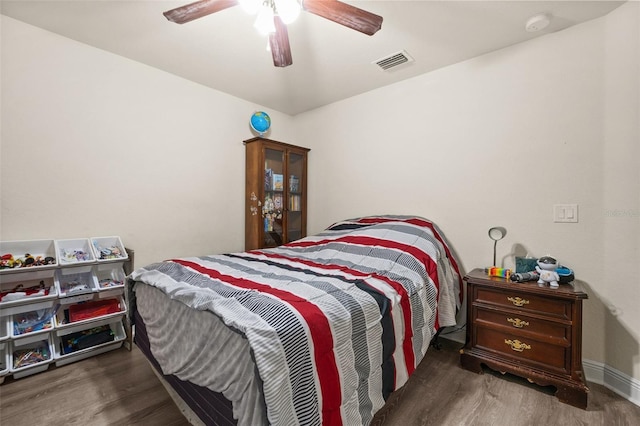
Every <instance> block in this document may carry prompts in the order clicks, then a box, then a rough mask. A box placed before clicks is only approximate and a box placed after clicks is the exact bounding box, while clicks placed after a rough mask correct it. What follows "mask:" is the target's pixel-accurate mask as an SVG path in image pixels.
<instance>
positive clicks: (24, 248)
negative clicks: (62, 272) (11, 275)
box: [0, 240, 58, 274]
mask: <svg viewBox="0 0 640 426" xmlns="http://www.w3.org/2000/svg"><path fill="white" fill-rule="evenodd" d="M0 256H2V259H1V260H0V273H2V274H4V273H7V272H12V271H16V270H25V269H43V268H55V267H56V266H58V262H57V258H56V250H55V245H54V242H53V240H23V241H0ZM9 257H11V259H9Z"/></svg>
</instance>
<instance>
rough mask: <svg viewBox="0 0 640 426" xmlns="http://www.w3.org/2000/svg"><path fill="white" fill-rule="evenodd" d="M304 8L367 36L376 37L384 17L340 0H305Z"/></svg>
mask: <svg viewBox="0 0 640 426" xmlns="http://www.w3.org/2000/svg"><path fill="white" fill-rule="evenodd" d="M302 8H303V9H304V10H306V11H307V12H310V13H313V14H314V15H318V16H322V17H323V18H326V19H328V20H330V21H333V22H336V23H338V24H340V25H344V26H345V27H348V28H351V29H354V30H356V31H360V32H361V33H364V34H366V35H374V34H375V33H376V32H377V31H378V30H379V29H380V28H381V27H382V16H378V15H376V14H374V13H371V12H367V11H366V10H362V9H359V8H357V7H355V6H351V5H349V4H346V3H342V2H341V1H338V0H303V2H302Z"/></svg>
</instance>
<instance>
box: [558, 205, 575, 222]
mask: <svg viewBox="0 0 640 426" xmlns="http://www.w3.org/2000/svg"><path fill="white" fill-rule="evenodd" d="M553 221H554V222H557V223H577V222H578V205H577V204H554V205H553Z"/></svg>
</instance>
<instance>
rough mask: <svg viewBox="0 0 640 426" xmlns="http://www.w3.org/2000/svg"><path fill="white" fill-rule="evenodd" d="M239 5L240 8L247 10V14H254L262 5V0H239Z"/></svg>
mask: <svg viewBox="0 0 640 426" xmlns="http://www.w3.org/2000/svg"><path fill="white" fill-rule="evenodd" d="M238 3H240V6H241V7H242V10H244V11H245V12H247V13H248V14H249V15H255V14H256V13H258V10H259V9H260V6H262V3H263V1H262V0H239V1H238Z"/></svg>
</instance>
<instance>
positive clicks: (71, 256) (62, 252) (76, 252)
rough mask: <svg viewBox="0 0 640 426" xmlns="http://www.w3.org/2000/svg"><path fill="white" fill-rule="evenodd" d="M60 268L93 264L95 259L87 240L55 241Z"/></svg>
mask: <svg viewBox="0 0 640 426" xmlns="http://www.w3.org/2000/svg"><path fill="white" fill-rule="evenodd" d="M55 246H56V254H57V255H58V264H60V266H65V265H75V264H84V263H93V262H95V260H96V257H95V255H94V253H93V249H92V248H91V243H90V242H89V239H88V238H77V239H70V240H55Z"/></svg>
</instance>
